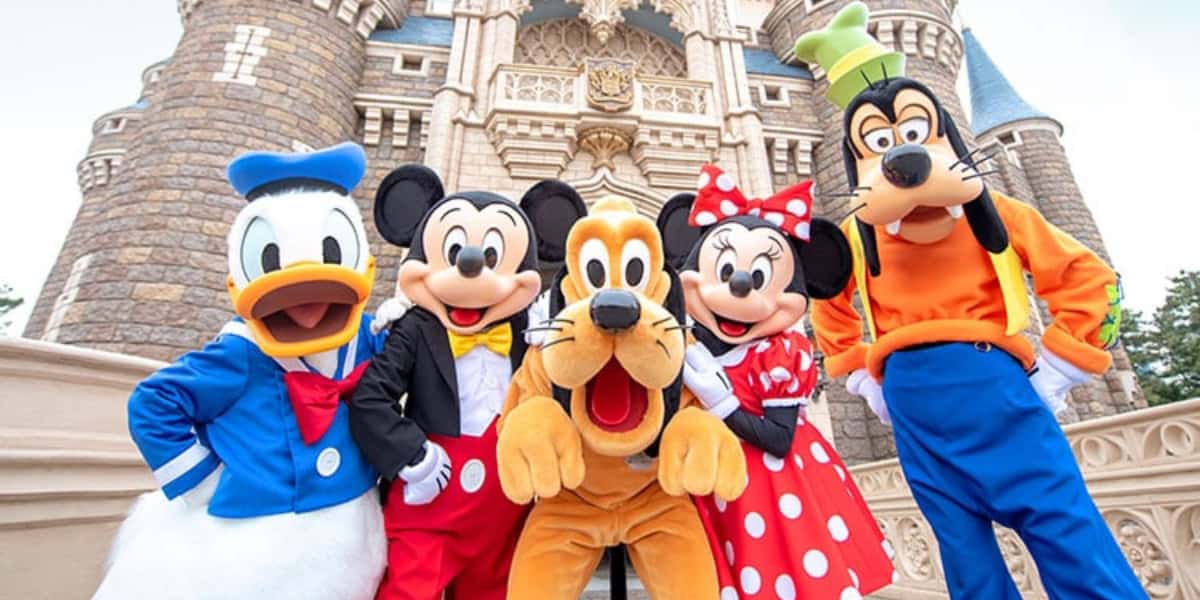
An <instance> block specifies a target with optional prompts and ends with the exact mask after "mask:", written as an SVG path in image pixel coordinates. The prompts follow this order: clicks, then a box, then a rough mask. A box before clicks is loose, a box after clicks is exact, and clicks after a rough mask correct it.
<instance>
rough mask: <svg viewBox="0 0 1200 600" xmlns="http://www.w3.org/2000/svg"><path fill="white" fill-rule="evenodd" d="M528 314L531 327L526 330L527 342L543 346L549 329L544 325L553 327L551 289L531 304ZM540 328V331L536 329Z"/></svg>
mask: <svg viewBox="0 0 1200 600" xmlns="http://www.w3.org/2000/svg"><path fill="white" fill-rule="evenodd" d="M526 315H527V316H528V317H529V329H526V330H525V343H526V344H529V345H530V346H541V345H542V342H544V341H546V334H547V333H549V332H548V331H547V330H545V329H542V328H543V327H553V326H554V324H553V323H551V322H550V290H546V291H544V292H542V293H540V294H538V297H537V298H536V299H534V301H533V304H530V305H529V310H528V311H527V313H526ZM535 330H540V331H535Z"/></svg>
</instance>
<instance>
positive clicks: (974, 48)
mask: <svg viewBox="0 0 1200 600" xmlns="http://www.w3.org/2000/svg"><path fill="white" fill-rule="evenodd" d="M963 40H964V43H965V48H966V63H967V77H968V80H969V82H970V89H971V116H972V118H971V125H972V129H973V131H974V133H975V136H976V139H977V140H978V142H979V145H981V146H989V145H998V146H1001V147H1003V148H1004V149H1005V150H1006V152H1005V158H1006V159H1008V163H1009V165H1011V164H1012V163H1015V164H1016V165H1017V166H1019V171H1018V170H1014V169H1011V168H1010V167H1009V165H1003V166H1002V169H1001V170H1002V172H1003V173H1002V174H1003V175H1004V179H1005V181H1006V182H1013V183H1016V184H1017V185H1018V186H1019V182H1020V181H1021V180H1024V181H1025V182H1027V185H1028V188H1029V191H1030V192H1031V194H1032V195H1030V196H1021V195H1020V194H1019V192H1015V193H1016V195H1018V197H1021V199H1022V200H1026V201H1028V202H1030V203H1033V204H1034V205H1035V206H1037V207H1038V210H1040V211H1041V213H1042V214H1043V215H1044V216H1045V217H1046V219H1047V220H1048V221H1050V222H1051V223H1053V224H1055V225H1056V226H1058V227H1059V228H1060V229H1062V230H1063V231H1065V232H1067V233H1068V234H1070V235H1071V236H1072V237H1074V238H1075V239H1077V240H1079V241H1080V242H1082V243H1083V244H1084V245H1086V246H1088V247H1089V248H1091V249H1092V250H1093V251H1094V252H1096V254H1098V255H1100V257H1101V258H1103V259H1104V260H1105V261H1107V262H1109V263H1111V262H1112V261H1111V259H1110V258H1109V256H1108V250H1107V249H1106V248H1105V247H1104V240H1103V239H1102V238H1101V237H1100V229H1099V228H1098V227H1097V226H1096V221H1095V219H1094V218H1093V217H1092V212H1091V211H1090V210H1089V209H1088V206H1087V203H1086V202H1084V200H1083V194H1082V193H1081V192H1080V191H1079V186H1078V185H1077V184H1076V182H1075V176H1074V175H1073V174H1072V172H1071V164H1070V161H1068V160H1067V153H1066V150H1065V149H1064V148H1063V146H1062V143H1061V141H1060V138H1061V137H1062V134H1063V126H1062V123H1059V122H1058V121H1057V120H1055V119H1054V118H1052V117H1050V116H1049V115H1047V114H1045V113H1043V112H1041V111H1039V110H1038V109H1036V108H1034V107H1033V105H1031V104H1030V103H1029V102H1027V101H1025V99H1024V98H1022V97H1021V95H1020V94H1018V93H1017V91H1016V89H1015V88H1013V86H1012V84H1011V83H1009V81H1008V79H1007V78H1006V77H1005V76H1004V74H1003V73H1002V72H1000V69H999V68H998V67H997V66H996V63H994V62H993V61H992V59H991V57H990V56H988V53H987V51H986V50H984V49H983V46H982V45H981V44H980V43H979V39H978V38H977V37H976V36H975V34H974V33H973V32H972V31H971V30H970V29H966V30H964V31H963ZM1044 312H1045V311H1044V310H1043V313H1044ZM1048 317H1049V315H1046V314H1043V319H1046V318H1048ZM1112 354H1113V369H1110V370H1109V372H1108V373H1106V374H1105V376H1104V378H1103V381H1102V382H1097V383H1094V384H1091V385H1088V386H1084V387H1081V388H1079V389H1078V390H1076V391H1075V392H1073V393H1072V394H1071V396H1072V397H1071V409H1072V411H1073V413H1074V414H1071V413H1067V414H1065V415H1063V418H1064V419H1065V420H1075V419H1087V418H1091V417H1097V416H1102V415H1108V414H1113V413H1116V412H1124V411H1127V410H1131V409H1133V408H1135V407H1138V406H1145V398H1144V397H1143V396H1142V394H1141V391H1140V390H1139V389H1138V387H1137V383H1136V382H1135V380H1134V374H1133V371H1132V366H1131V365H1130V362H1129V357H1128V355H1126V353H1125V350H1124V349H1123V348H1120V347H1118V348H1115V349H1114V350H1113V352H1112Z"/></svg>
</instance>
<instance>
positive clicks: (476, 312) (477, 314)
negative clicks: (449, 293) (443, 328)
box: [450, 308, 483, 327]
mask: <svg viewBox="0 0 1200 600" xmlns="http://www.w3.org/2000/svg"><path fill="white" fill-rule="evenodd" d="M482 318H483V310H482V309H479V308H452V309H450V320H451V321H454V324H455V325H462V326H463V327H470V326H471V325H474V324H476V323H478V322H479V320H480V319H482Z"/></svg>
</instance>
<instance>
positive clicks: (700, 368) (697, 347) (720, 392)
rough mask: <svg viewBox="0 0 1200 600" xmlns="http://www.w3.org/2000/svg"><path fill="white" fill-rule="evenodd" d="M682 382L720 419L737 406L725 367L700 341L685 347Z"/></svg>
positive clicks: (723, 418)
mask: <svg viewBox="0 0 1200 600" xmlns="http://www.w3.org/2000/svg"><path fill="white" fill-rule="evenodd" d="M683 384H684V385H686V386H687V387H688V389H689V390H692V393H693V394H695V395H696V398H699V399H700V404H703V405H704V408H705V410H707V411H708V412H710V413H712V414H713V415H716V417H717V418H718V419H721V420H722V421H724V420H725V417H728V416H729V415H731V414H733V411H735V410H737V409H738V406H739V405H740V404H739V403H738V399H737V396H734V395H733V386H732V385H730V384H729V378H728V377H726V376H725V367H722V366H721V363H719V362H717V359H716V358H714V357H713V355H712V352H709V351H708V348H706V347H704V344H701V343H699V342H696V343H694V344H692V345H691V346H688V348H687V350H686V351H685V352H684V354H683Z"/></svg>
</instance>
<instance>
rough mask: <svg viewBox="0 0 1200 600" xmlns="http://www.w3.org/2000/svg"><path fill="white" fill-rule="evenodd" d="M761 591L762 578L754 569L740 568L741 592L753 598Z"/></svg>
mask: <svg viewBox="0 0 1200 600" xmlns="http://www.w3.org/2000/svg"><path fill="white" fill-rule="evenodd" d="M760 589H762V577H761V576H759V574H758V569H755V568H754V567H743V568H742V591H743V592H746V593H747V594H750V595H751V596H753V595H754V594H757V593H758V590H760Z"/></svg>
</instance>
